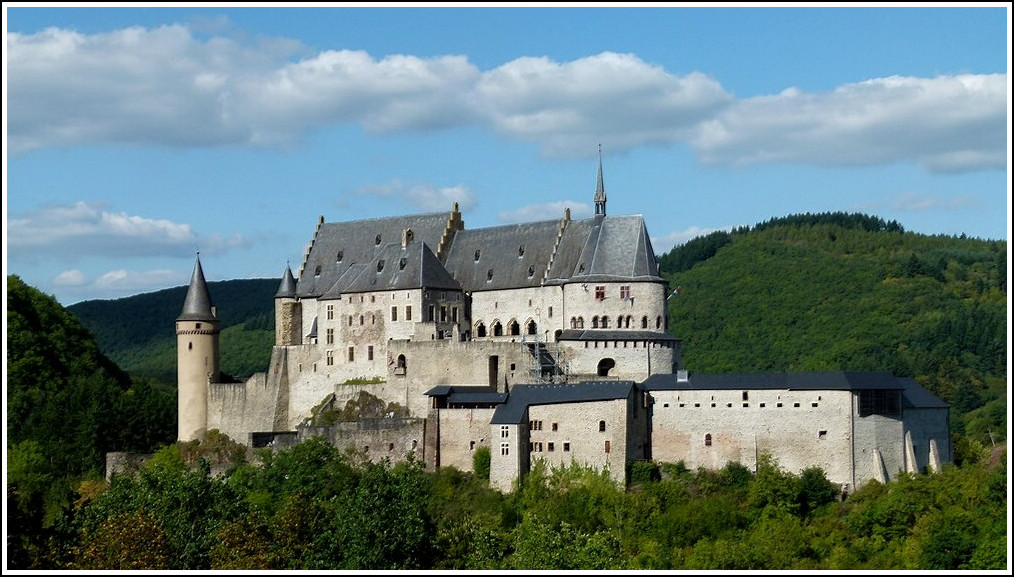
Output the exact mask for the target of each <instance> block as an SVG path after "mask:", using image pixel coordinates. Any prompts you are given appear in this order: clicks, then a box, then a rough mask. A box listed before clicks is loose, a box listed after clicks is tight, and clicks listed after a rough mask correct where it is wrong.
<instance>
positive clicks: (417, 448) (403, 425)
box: [299, 419, 426, 463]
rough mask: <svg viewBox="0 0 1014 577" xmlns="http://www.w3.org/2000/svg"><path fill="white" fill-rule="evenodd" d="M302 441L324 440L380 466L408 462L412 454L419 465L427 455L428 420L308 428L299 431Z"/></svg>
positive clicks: (365, 421) (360, 422)
mask: <svg viewBox="0 0 1014 577" xmlns="http://www.w3.org/2000/svg"><path fill="white" fill-rule="evenodd" d="M299 433H300V434H299V440H300V441H302V440H304V439H307V438H310V437H314V436H322V437H325V438H327V439H328V441H329V442H330V443H331V444H332V445H334V446H336V447H340V448H342V449H351V450H353V451H356V452H358V453H360V454H363V455H365V456H366V457H367V458H368V459H369V460H370V461H372V462H374V463H379V462H381V461H383V460H384V459H388V460H390V462H392V463H397V462H401V461H405V460H406V459H408V456H409V455H410V454H411V455H412V457H413V458H414V459H416V460H418V461H422V460H423V459H424V457H425V455H424V452H423V451H424V445H425V443H424V442H423V439H424V437H425V434H426V423H425V420H424V419H368V420H363V421H355V422H341V423H336V424H335V425H334V426H331V427H316V428H314V427H308V428H303V429H301V430H300V431H299Z"/></svg>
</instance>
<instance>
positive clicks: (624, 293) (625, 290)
mask: <svg viewBox="0 0 1014 577" xmlns="http://www.w3.org/2000/svg"><path fill="white" fill-rule="evenodd" d="M620 298H621V299H623V300H628V299H630V285H622V286H621V287H620Z"/></svg>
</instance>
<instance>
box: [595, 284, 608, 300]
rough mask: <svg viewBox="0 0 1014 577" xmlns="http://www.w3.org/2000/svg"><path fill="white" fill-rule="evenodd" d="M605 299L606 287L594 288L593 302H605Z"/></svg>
mask: <svg viewBox="0 0 1014 577" xmlns="http://www.w3.org/2000/svg"><path fill="white" fill-rule="evenodd" d="M605 298H606V287H604V286H597V287H595V300H597V301H601V300H605Z"/></svg>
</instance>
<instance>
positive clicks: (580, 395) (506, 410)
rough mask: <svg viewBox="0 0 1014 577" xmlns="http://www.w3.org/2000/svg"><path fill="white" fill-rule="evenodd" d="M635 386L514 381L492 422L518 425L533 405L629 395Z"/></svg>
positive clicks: (596, 399)
mask: <svg viewBox="0 0 1014 577" xmlns="http://www.w3.org/2000/svg"><path fill="white" fill-rule="evenodd" d="M633 389H634V382H633V381H583V382H580V383H577V384H573V385H515V386H513V387H511V389H510V392H509V393H508V396H507V402H505V403H503V404H502V405H500V406H499V407H497V408H496V411H494V412H493V418H492V419H490V424H491V425H516V424H519V423H522V422H524V419H525V413H526V411H527V410H528V407H529V406H531V405H555V404H561V403H584V402H594V401H614V400H617V399H626V398H627V397H629V396H630V394H631V393H632V391H633Z"/></svg>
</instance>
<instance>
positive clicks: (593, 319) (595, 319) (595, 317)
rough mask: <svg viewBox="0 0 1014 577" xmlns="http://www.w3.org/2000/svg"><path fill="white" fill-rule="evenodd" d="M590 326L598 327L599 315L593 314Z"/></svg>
mask: <svg viewBox="0 0 1014 577" xmlns="http://www.w3.org/2000/svg"><path fill="white" fill-rule="evenodd" d="M592 328H593V329H597V328H599V317H598V315H595V316H593V317H592Z"/></svg>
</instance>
